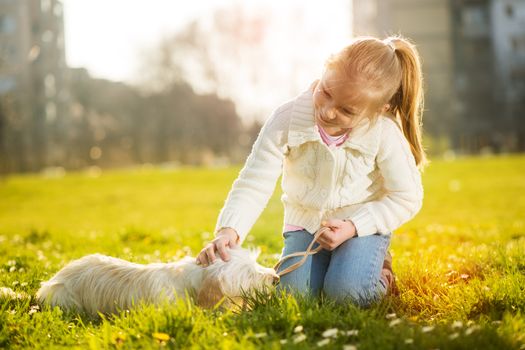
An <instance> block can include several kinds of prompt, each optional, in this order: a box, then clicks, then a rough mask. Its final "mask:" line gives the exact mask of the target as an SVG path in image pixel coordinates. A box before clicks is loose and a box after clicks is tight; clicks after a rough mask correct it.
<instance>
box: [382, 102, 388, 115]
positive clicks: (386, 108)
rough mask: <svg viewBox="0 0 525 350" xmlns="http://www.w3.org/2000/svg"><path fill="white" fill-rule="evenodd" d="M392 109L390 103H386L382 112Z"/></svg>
mask: <svg viewBox="0 0 525 350" xmlns="http://www.w3.org/2000/svg"><path fill="white" fill-rule="evenodd" d="M389 110H390V103H387V104H386V105H384V106H383V108H382V109H381V113H385V112H387V111H389Z"/></svg>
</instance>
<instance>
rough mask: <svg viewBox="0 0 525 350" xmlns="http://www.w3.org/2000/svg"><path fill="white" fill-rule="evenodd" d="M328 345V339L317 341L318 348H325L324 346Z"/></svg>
mask: <svg viewBox="0 0 525 350" xmlns="http://www.w3.org/2000/svg"><path fill="white" fill-rule="evenodd" d="M328 343H330V338H326V339H323V340H319V341H318V342H317V346H318V347H321V346H325V345H328Z"/></svg>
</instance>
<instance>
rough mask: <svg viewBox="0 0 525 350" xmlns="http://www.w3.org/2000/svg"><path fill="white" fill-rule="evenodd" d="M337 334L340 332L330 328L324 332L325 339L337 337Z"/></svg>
mask: <svg viewBox="0 0 525 350" xmlns="http://www.w3.org/2000/svg"><path fill="white" fill-rule="evenodd" d="M337 332H339V330H338V329H337V328H329V329H327V330H326V331H324V332H323V338H329V337H335V336H337Z"/></svg>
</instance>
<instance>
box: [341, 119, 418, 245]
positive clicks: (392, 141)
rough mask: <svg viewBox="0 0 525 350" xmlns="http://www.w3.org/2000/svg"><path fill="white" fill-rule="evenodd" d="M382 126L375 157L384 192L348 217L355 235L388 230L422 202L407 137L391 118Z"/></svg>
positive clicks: (416, 211) (394, 226) (414, 210)
mask: <svg viewBox="0 0 525 350" xmlns="http://www.w3.org/2000/svg"><path fill="white" fill-rule="evenodd" d="M383 128H384V129H383V133H382V138H381V144H380V147H379V151H378V155H377V158H376V161H377V166H378V168H379V171H380V172H381V175H382V176H383V179H384V186H385V190H386V195H385V196H383V197H382V198H381V199H379V200H376V201H371V202H367V203H364V204H363V205H362V206H361V207H360V208H359V209H358V210H357V211H356V212H355V213H354V215H352V217H351V218H349V219H350V220H352V222H353V223H354V225H355V227H356V231H357V235H358V236H368V235H372V234H375V233H381V234H388V233H389V232H392V231H393V230H395V229H397V228H398V227H399V226H401V225H402V224H404V223H405V222H407V221H409V220H410V219H411V218H412V217H414V216H415V215H416V214H417V213H418V212H419V210H420V209H421V207H422V204H423V186H422V182H421V174H420V172H419V170H418V168H417V166H416V161H415V159H414V156H413V155H412V152H411V151H410V145H409V143H408V141H407V139H406V138H405V136H404V135H403V133H402V131H401V130H400V128H399V127H398V126H397V125H396V124H395V122H394V121H392V120H387V121H386V122H385V125H384V126H383Z"/></svg>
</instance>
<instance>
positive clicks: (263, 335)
mask: <svg viewBox="0 0 525 350" xmlns="http://www.w3.org/2000/svg"><path fill="white" fill-rule="evenodd" d="M253 336H254V337H255V338H264V337H266V336H268V333H266V332H261V333H255V334H254V335H253Z"/></svg>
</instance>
